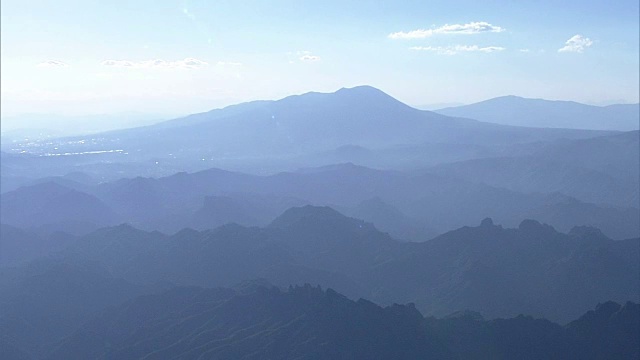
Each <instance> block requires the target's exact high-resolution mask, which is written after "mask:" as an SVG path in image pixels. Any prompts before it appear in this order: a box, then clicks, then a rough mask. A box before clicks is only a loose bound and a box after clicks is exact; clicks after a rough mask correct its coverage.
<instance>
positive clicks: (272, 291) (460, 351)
mask: <svg viewBox="0 0 640 360" xmlns="http://www.w3.org/2000/svg"><path fill="white" fill-rule="evenodd" d="M639 318H640V307H639V306H638V305H637V304H634V303H626V304H625V305H624V306H621V305H619V304H617V303H613V302H607V303H604V304H601V305H598V307H597V308H596V310H595V311H590V312H589V313H587V314H586V315H584V316H582V317H581V318H580V319H578V320H576V321H574V322H572V323H570V324H569V325H567V326H564V327H563V326H560V325H557V324H555V323H552V322H549V321H547V320H542V319H534V318H531V317H525V316H519V317H516V318H511V319H500V320H494V321H486V320H483V319H482V318H477V317H472V316H469V315H467V314H462V315H456V316H453V317H449V318H446V319H440V320H438V319H433V318H427V319H425V318H424V317H422V315H421V314H420V312H418V311H417V310H416V309H415V307H414V306H413V305H411V304H409V305H397V304H394V305H392V306H389V307H384V308H383V307H380V306H378V305H375V304H374V303H371V302H369V301H367V300H363V299H360V300H358V301H352V300H349V299H347V298H346V297H344V296H342V295H340V294H339V293H336V292H335V291H333V290H331V289H327V290H326V291H325V290H322V289H320V288H319V287H312V286H310V285H308V284H307V285H305V286H296V287H290V288H289V290H288V291H281V290H279V289H277V288H274V287H271V288H269V287H264V286H253V287H250V288H243V289H201V288H193V287H189V288H175V289H172V290H170V291H168V292H165V293H163V294H159V295H150V296H143V297H138V298H137V299H135V300H133V301H129V302H127V303H125V304H123V305H121V306H119V307H116V308H112V309H109V310H107V311H106V312H105V313H104V314H102V315H101V316H99V317H97V318H95V319H94V320H92V321H90V322H89V323H87V324H86V325H85V326H83V327H82V328H81V329H80V330H78V331H77V332H76V333H75V334H73V335H72V336H70V337H68V338H67V339H65V340H64V341H63V342H62V343H61V344H60V346H59V347H58V348H57V349H56V350H55V351H54V352H53V353H52V354H51V356H49V357H47V358H48V359H69V358H99V359H102V358H114V359H115V358H117V359H134V358H152V359H166V358H179V359H202V358H215V359H249V358H262V359H265V358H269V359H391V358H393V359H425V358H436V359H468V358H474V359H543V358H544V359H607V358H617V359H634V358H637V356H638V355H639V354H640V352H639V351H638V338H640V332H639V331H638V328H637V327H634V326H630V324H632V322H633V321H634V320H635V321H637V320H638V319H639Z"/></svg>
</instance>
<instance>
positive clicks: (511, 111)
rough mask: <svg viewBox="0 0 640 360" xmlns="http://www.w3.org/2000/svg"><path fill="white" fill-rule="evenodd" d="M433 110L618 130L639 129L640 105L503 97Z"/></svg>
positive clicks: (549, 125)
mask: <svg viewBox="0 0 640 360" xmlns="http://www.w3.org/2000/svg"><path fill="white" fill-rule="evenodd" d="M436 112H437V113H439V114H442V115H446V116H454V117H463V118H470V119H476V120H480V121H485V122H489V123H494V124H502V125H514V126H530V127H544V128H565V129H592V130H619V131H629V130H638V127H639V126H640V104H616V105H609V106H593V105H585V104H580V103H577V102H573V101H550V100H543V99H527V98H522V97H518V96H502V97H497V98H493V99H489V100H485V101H481V102H479V103H475V104H470V105H464V106H457V107H448V108H444V109H440V110H436Z"/></svg>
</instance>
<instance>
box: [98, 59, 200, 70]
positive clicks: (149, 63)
mask: <svg viewBox="0 0 640 360" xmlns="http://www.w3.org/2000/svg"><path fill="white" fill-rule="evenodd" d="M102 65H104V66H111V67H121V68H129V69H176V68H183V69H197V68H201V67H205V66H207V65H209V64H208V63H207V62H205V61H202V60H198V59H194V58H186V59H184V60H178V61H166V60H162V59H155V60H145V61H129V60H105V61H103V62H102Z"/></svg>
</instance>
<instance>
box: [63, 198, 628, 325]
mask: <svg viewBox="0 0 640 360" xmlns="http://www.w3.org/2000/svg"><path fill="white" fill-rule="evenodd" d="M639 245H640V239H637V238H636V239H630V240H623V241H614V240H610V239H608V238H607V237H606V236H604V235H603V234H602V233H601V232H599V231H598V230H596V229H593V228H588V227H581V228H574V229H572V230H571V232H570V233H569V234H563V233H559V232H557V231H556V230H555V229H553V228H552V227H551V226H548V225H543V224H540V223H538V222H536V221H532V220H527V221H523V222H522V223H521V224H520V227H519V228H518V229H503V228H502V227H501V226H496V225H493V223H492V222H491V221H490V220H486V221H484V222H483V224H482V225H481V226H478V227H464V228H461V229H459V230H456V231H452V232H449V233H446V234H444V235H441V236H439V237H437V238H435V239H432V240H429V241H426V242H422V243H407V242H401V241H397V240H394V239H393V238H391V237H390V236H389V235H387V234H386V233H382V232H380V231H378V230H377V229H376V228H375V227H374V226H373V225H371V224H369V223H366V222H363V221H361V220H357V219H353V218H348V217H345V216H343V215H342V214H340V213H338V212H337V211H335V210H333V209H331V208H328V207H313V206H305V207H299V208H292V209H289V210H287V211H285V212H284V213H283V214H282V215H281V216H280V217H278V218H277V219H275V220H274V221H273V222H272V223H271V224H270V225H269V226H267V227H265V228H257V227H250V228H247V227H242V226H240V225H225V226H222V227H220V228H217V229H215V230H209V231H202V232H199V231H195V230H187V229H185V230H183V231H180V232H178V233H176V234H174V235H172V236H166V235H163V234H160V233H148V232H143V231H139V230H136V229H134V228H131V227H129V226H118V227H114V228H110V229H104V230H101V231H99V232H97V233H94V234H92V235H88V236H85V237H82V238H80V239H78V240H77V241H76V242H74V243H73V244H72V245H71V246H69V247H67V249H65V250H64V251H63V252H62V253H61V254H60V255H59V256H61V257H62V258H63V259H67V260H70V259H76V260H75V261H77V260H78V259H81V260H83V261H95V262H99V263H102V264H104V265H105V267H106V268H107V269H109V270H110V271H112V272H113V274H114V275H115V276H122V277H124V278H125V279H126V280H128V281H131V282H133V283H138V284H153V283H157V282H161V281H170V282H172V283H175V284H181V285H197V286H206V287H215V286H231V285H233V284H235V283H239V282H241V281H244V280H247V279H253V278H265V279H267V280H269V281H270V282H271V283H273V284H275V285H278V286H285V287H286V286H288V285H289V284H300V283H304V282H311V283H314V284H321V285H323V286H329V287H332V288H334V289H336V290H339V291H340V292H342V293H345V294H346V295H348V296H352V297H365V298H369V299H372V300H374V301H377V302H380V303H382V304H391V303H394V302H401V303H402V302H409V301H410V302H414V303H415V304H416V306H417V307H418V309H420V310H421V311H424V312H425V313H426V314H430V315H431V314H433V315H438V316H444V315H446V314H449V313H451V312H454V311H458V310H464V309H471V310H475V311H480V312H481V313H482V314H483V315H485V316H488V317H491V318H493V317H505V316H507V317H508V316H515V315H517V314H519V313H521V312H525V313H528V314H532V315H535V316H543V317H546V318H549V319H551V320H554V321H568V320H570V319H572V318H574V317H576V316H579V314H580V313H582V312H584V311H586V310H587V309H589V307H590V306H592V304H593V303H597V302H602V301H606V300H614V301H619V302H620V301H622V302H624V301H627V300H633V301H636V300H638V299H637V297H638V287H637V286H636V285H634V284H637V283H636V282H635V277H636V274H637V272H638V271H640V268H639V265H638V262H637V259H638V258H640V253H639V251H640V250H639V249H640V246H639ZM398 279H402V281H398ZM630 284H631V285H630Z"/></svg>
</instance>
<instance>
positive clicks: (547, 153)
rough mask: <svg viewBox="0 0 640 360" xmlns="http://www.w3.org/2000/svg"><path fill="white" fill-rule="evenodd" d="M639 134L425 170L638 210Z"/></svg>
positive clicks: (560, 144) (562, 143) (565, 143)
mask: <svg viewBox="0 0 640 360" xmlns="http://www.w3.org/2000/svg"><path fill="white" fill-rule="evenodd" d="M639 152H640V133H639V132H638V131H630V132H626V133H622V134H616V135H611V136H603V137H595V138H592V139H585V140H572V141H558V142H552V143H549V144H546V145H544V146H542V147H540V148H539V149H537V150H535V151H533V152H532V153H531V154H528V155H526V156H515V157H491V158H484V159H476V160H467V161H462V162H454V163H450V164H443V165H439V166H437V167H434V168H431V169H429V172H431V173H435V174H440V175H443V176H454V177H458V178H460V179H468V180H472V181H476V182H481V183H484V184H487V185H491V186H496V187H501V188H506V189H511V190H514V191H519V192H525V193H531V192H542V193H552V192H560V193H563V194H565V195H569V196H572V197H575V198H577V199H580V200H582V201H586V202H591V203H596V204H600V203H602V204H609V205H615V206H625V207H635V208H638V207H640V197H639V196H640V195H639V193H638V192H639V188H638V184H639V183H640V175H639V171H640V170H639V169H640V158H639V157H638V153H639Z"/></svg>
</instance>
